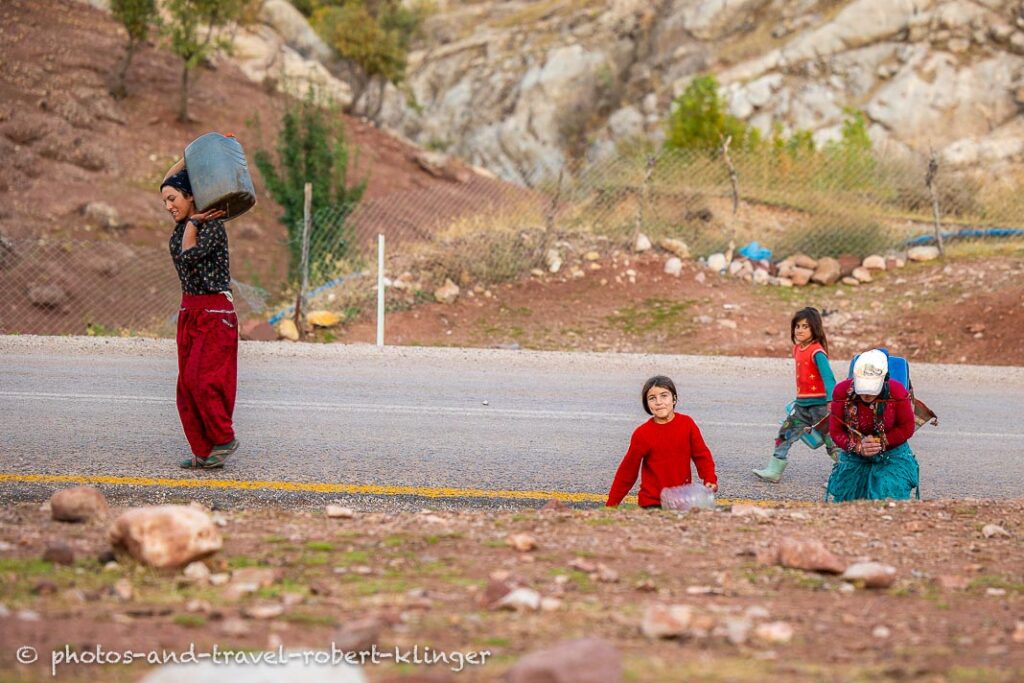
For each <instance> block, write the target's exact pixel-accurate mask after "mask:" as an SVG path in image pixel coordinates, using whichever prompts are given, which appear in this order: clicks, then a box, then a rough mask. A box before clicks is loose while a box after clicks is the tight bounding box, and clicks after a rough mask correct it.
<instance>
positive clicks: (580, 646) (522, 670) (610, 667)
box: [505, 638, 622, 683]
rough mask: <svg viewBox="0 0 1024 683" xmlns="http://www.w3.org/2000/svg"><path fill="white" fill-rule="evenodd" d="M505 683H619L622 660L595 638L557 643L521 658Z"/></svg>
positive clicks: (614, 651) (611, 646)
mask: <svg viewBox="0 0 1024 683" xmlns="http://www.w3.org/2000/svg"><path fill="white" fill-rule="evenodd" d="M505 680H506V681H507V682H508V683H544V682H547V683H620V682H621V681H622V656H621V655H620V654H619V652H618V650H616V649H615V647H614V646H613V645H612V644H611V643H609V642H607V641H605V640H601V639H599V638H580V639H577V640H567V641H563V642H561V643H557V644H555V645H554V646H552V647H550V648H547V649H544V650H538V651H536V652H531V653H529V654H527V655H526V656H524V657H523V658H521V659H520V660H519V661H518V662H516V664H515V665H514V666H513V667H512V668H511V669H510V670H509V672H508V673H507V674H506V676H505Z"/></svg>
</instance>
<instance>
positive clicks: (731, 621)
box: [722, 617, 754, 645]
mask: <svg viewBox="0 0 1024 683" xmlns="http://www.w3.org/2000/svg"><path fill="white" fill-rule="evenodd" d="M722 627H723V629H724V630H725V639H726V640H728V641H729V642H730V643H732V644H733V645H743V644H744V643H746V642H747V640H748V639H749V638H750V631H751V630H753V628H754V623H753V622H752V621H751V620H750V619H748V618H745V617H728V618H726V620H725V622H724V623H723V624H722Z"/></svg>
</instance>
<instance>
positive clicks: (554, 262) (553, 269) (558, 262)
mask: <svg viewBox="0 0 1024 683" xmlns="http://www.w3.org/2000/svg"><path fill="white" fill-rule="evenodd" d="M544 263H545V264H546V265H547V267H548V272H549V273H557V272H558V271H559V270H561V269H562V256H561V254H559V253H558V250H557V249H548V250H547V253H545V254H544Z"/></svg>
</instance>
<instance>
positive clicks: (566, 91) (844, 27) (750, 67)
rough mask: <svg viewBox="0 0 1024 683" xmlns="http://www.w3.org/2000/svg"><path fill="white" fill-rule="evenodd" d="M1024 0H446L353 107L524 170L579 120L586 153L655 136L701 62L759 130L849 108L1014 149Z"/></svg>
mask: <svg viewBox="0 0 1024 683" xmlns="http://www.w3.org/2000/svg"><path fill="white" fill-rule="evenodd" d="M1022 15H1024V4H1022V3H1021V2H1020V0H1012V1H1010V0H846V1H843V0H661V1H660V2H652V1H651V0H608V1H593V0H575V1H574V0H533V1H531V2H508V1H501V2H487V1H485V2H469V1H463V2H455V1H450V2H448V3H443V4H442V8H441V10H440V12H439V13H438V14H437V15H435V16H434V17H432V18H431V20H430V22H429V25H428V37H427V39H426V43H425V45H424V46H423V47H422V49H420V50H418V51H416V52H415V53H413V54H412V56H411V63H410V68H409V79H408V84H407V89H406V91H404V92H403V91H402V90H400V89H398V88H395V87H392V86H388V88H386V89H385V90H384V92H383V96H382V97H381V96H380V95H379V91H377V90H376V89H370V91H369V92H368V93H366V94H364V96H363V97H362V98H361V99H360V100H359V101H357V102H356V104H355V106H356V110H357V111H362V112H364V113H367V114H368V115H371V116H372V117H373V118H375V119H376V120H377V121H378V122H379V123H380V124H382V125H384V126H387V127H390V128H393V129H396V130H398V131H400V132H401V133H403V134H404V135H406V136H408V137H410V138H412V139H413V140H415V141H416V142H418V143H420V144H422V145H428V146H431V147H434V148H443V149H445V150H446V151H448V152H451V153H453V154H457V155H459V156H462V157H464V158H466V159H467V160H469V161H471V162H473V163H475V164H478V165H480V166H484V167H486V168H489V169H490V170H492V171H494V172H495V173H497V174H498V175H500V176H502V177H504V178H507V179H510V180H515V181H518V182H523V183H527V184H532V183H535V182H538V181H539V180H541V179H543V178H544V177H546V176H550V175H552V174H555V173H557V171H558V169H559V168H561V167H562V166H563V164H565V163H566V161H567V154H568V153H569V152H570V151H571V149H572V148H573V145H574V144H576V143H578V140H579V139H580V137H581V131H582V137H583V139H584V140H585V143H584V145H585V147H584V149H585V154H586V157H587V158H589V159H595V158H600V157H602V156H605V155H609V154H613V153H614V152H615V149H616V146H617V145H618V144H619V143H621V142H622V141H624V140H628V139H631V138H636V137H646V138H650V139H653V140H658V139H659V138H660V137H661V135H662V131H663V121H664V119H665V117H666V116H667V114H668V111H669V107H670V105H671V102H672V99H673V98H674V97H676V96H677V95H678V94H680V93H681V92H682V91H683V90H684V89H685V88H686V86H687V84H688V83H689V82H690V80H691V79H692V78H693V77H694V76H695V75H698V74H701V73H707V72H711V73H715V74H716V75H717V76H718V79H719V81H720V83H721V84H722V88H723V94H724V95H725V97H726V100H727V101H728V103H729V107H730V110H731V112H732V113H733V114H734V115H736V116H738V117H740V118H742V119H744V120H746V121H748V122H750V123H751V124H753V125H755V126H757V127H758V128H760V129H762V130H764V131H766V132H767V131H769V130H770V129H771V126H772V125H773V122H779V123H781V124H782V125H783V126H784V128H785V129H787V130H795V129H810V130H812V131H814V134H815V138H816V139H817V141H818V142H824V141H827V140H829V139H832V138H834V137H836V136H838V134H839V126H840V123H841V121H842V118H843V108H844V107H848V106H849V107H857V108H859V109H862V110H863V111H865V112H866V114H867V116H868V120H869V123H870V133H871V136H872V138H873V139H874V141H875V143H876V145H878V146H881V147H885V148H887V149H890V150H894V151H901V150H902V151H908V150H921V149H925V150H926V149H928V148H929V147H932V148H934V149H937V150H941V152H942V154H943V155H944V157H945V158H946V160H947V161H948V162H950V163H955V164H965V165H982V164H984V165H986V166H991V165H994V164H995V165H1005V164H1016V163H1020V162H1021V161H1022V160H1024V120H1022V118H1021V116H1020V111H1021V106H1022V100H1024V87H1022V86H1024V56H1022V55H1024V18H1022ZM410 94H411V95H412V97H410V96H409V95H410Z"/></svg>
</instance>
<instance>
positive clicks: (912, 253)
mask: <svg viewBox="0 0 1024 683" xmlns="http://www.w3.org/2000/svg"><path fill="white" fill-rule="evenodd" d="M907 258H908V259H910V260H911V261H933V260H935V259H937V258H939V248H938V247H936V246H931V245H929V246H924V247H911V248H910V249H908V250H907Z"/></svg>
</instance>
